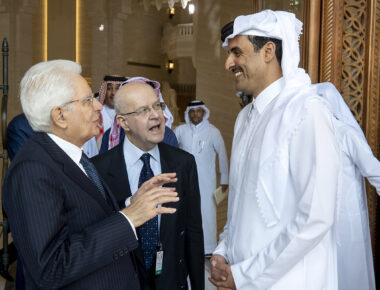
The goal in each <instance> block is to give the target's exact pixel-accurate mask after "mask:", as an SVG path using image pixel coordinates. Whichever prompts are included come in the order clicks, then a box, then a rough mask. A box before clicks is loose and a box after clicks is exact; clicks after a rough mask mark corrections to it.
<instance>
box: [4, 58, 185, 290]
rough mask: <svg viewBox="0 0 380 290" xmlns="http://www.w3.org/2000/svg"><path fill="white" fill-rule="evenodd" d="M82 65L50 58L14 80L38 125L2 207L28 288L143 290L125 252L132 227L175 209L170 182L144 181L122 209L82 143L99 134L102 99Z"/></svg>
mask: <svg viewBox="0 0 380 290" xmlns="http://www.w3.org/2000/svg"><path fill="white" fill-rule="evenodd" d="M80 72H81V67H80V65H79V64H76V63H74V62H71V61H66V60H55V61H48V62H43V63H39V64H36V65H34V66H33V67H31V68H30V69H29V70H28V71H27V72H26V74H25V75H24V77H23V79H22V81H21V85H20V99H21V105H22V108H23V111H24V113H25V115H26V117H27V119H28V122H29V123H30V125H31V127H32V128H33V130H34V131H35V132H36V133H35V134H34V135H33V136H32V137H31V138H30V139H29V140H28V141H27V142H26V143H25V144H24V145H23V146H22V148H21V149H20V150H19V151H18V153H17V155H16V157H15V159H14V160H13V161H12V164H11V166H10V168H9V169H8V172H7V175H6V178H5V181H4V184H3V207H4V210H5V213H6V214H7V216H8V220H9V224H10V227H11V229H12V235H13V239H14V243H15V245H16V248H17V250H18V254H19V257H20V259H21V261H22V263H23V266H24V274H25V284H26V289H61V288H62V289H63V288H64V289H105V290H106V289H136V290H137V289H141V287H140V283H139V279H138V275H137V273H136V270H135V265H134V263H133V261H132V259H131V254H130V253H131V251H133V250H134V249H135V248H136V247H137V246H138V240H137V236H136V232H135V228H136V227H138V226H140V225H141V224H144V223H145V222H146V221H147V220H150V219H151V218H154V217H155V216H156V215H157V214H163V213H174V212H175V211H176V209H174V208H167V207H165V206H161V207H157V206H158V205H160V204H161V203H166V202H172V204H173V203H175V202H176V201H178V197H177V193H176V192H174V189H173V188H160V186H161V185H163V184H165V183H168V182H169V183H172V182H175V181H176V178H175V174H163V175H160V176H156V177H154V178H152V179H150V180H149V181H147V182H145V183H144V184H143V185H142V187H141V188H140V189H139V191H138V194H136V199H135V201H134V202H133V203H132V204H131V205H130V206H128V207H126V208H124V209H123V210H120V209H119V207H118V204H117V202H116V200H115V198H114V196H113V195H112V193H111V191H110V190H109V188H108V187H107V185H106V184H105V183H104V182H103V181H102V179H101V177H100V176H99V174H98V173H97V171H96V169H95V167H94V166H93V164H92V163H91V162H90V161H89V160H88V158H87V156H86V155H85V154H84V153H82V150H81V148H82V146H83V144H84V143H85V142H86V141H87V140H89V139H90V138H92V137H93V136H95V135H96V134H98V133H99V128H98V121H99V112H100V110H101V109H102V105H101V104H100V103H99V102H98V101H97V100H96V99H94V97H93V95H92V92H91V90H90V88H89V86H88V84H87V82H86V81H85V79H84V78H83V77H82V76H80Z"/></svg>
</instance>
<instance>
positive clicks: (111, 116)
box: [102, 104, 116, 132]
mask: <svg viewBox="0 0 380 290" xmlns="http://www.w3.org/2000/svg"><path fill="white" fill-rule="evenodd" d="M115 116H116V112H115V109H112V108H110V107H108V106H107V105H106V104H104V105H103V109H102V119H103V128H104V132H106V131H107V130H108V129H109V128H111V127H112V125H113V122H114V120H115Z"/></svg>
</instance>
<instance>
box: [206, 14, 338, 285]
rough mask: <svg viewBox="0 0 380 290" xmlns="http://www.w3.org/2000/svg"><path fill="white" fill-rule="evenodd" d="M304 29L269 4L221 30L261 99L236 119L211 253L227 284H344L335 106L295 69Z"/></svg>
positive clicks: (231, 60) (236, 69)
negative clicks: (224, 206) (220, 221)
mask: <svg viewBox="0 0 380 290" xmlns="http://www.w3.org/2000/svg"><path fill="white" fill-rule="evenodd" d="M301 29H302V23H301V22H300V21H299V20H297V19H296V18H295V15H294V14H293V13H288V12H282V11H276V12H273V11H270V10H265V11H262V12H259V13H257V14H253V15H248V16H239V17H237V18H236V19H235V20H234V22H233V24H230V25H227V26H226V27H224V29H223V30H222V34H229V35H228V36H225V37H223V38H225V39H223V41H224V44H223V46H224V47H225V48H226V49H227V51H228V57H227V60H226V64H225V66H226V69H227V70H229V71H231V72H232V73H233V74H234V76H235V83H236V88H237V90H239V91H243V92H245V93H248V94H252V96H253V97H254V99H253V101H252V103H251V104H250V105H247V106H246V107H245V108H244V109H243V110H242V111H241V112H240V114H239V116H238V118H237V121H236V124H235V131H234V140H233V145H232V153H231V163H230V182H229V187H230V192H229V204H228V215H227V223H226V226H225V228H224V232H223V233H222V234H221V239H220V242H219V244H218V246H217V248H216V250H215V251H214V255H213V257H212V258H211V264H212V278H211V279H210V281H211V282H213V283H214V284H215V285H216V286H218V287H219V288H220V289H243V290H263V289H280V290H284V289H285V290H287V289H292V290H305V289H307V290H321V289H324V290H335V289H338V281H337V253H336V251H337V242H336V233H335V230H334V229H335V227H334V225H335V222H336V219H335V218H336V199H337V192H338V187H339V173H340V154H339V147H338V144H337V142H336V138H335V135H334V133H335V132H334V127H333V116H332V114H331V112H330V110H329V108H328V105H327V103H326V102H324V101H323V99H321V98H320V97H319V96H318V95H317V92H316V89H315V88H313V87H312V86H311V81H310V78H309V76H308V75H307V74H306V73H305V72H304V70H302V69H300V68H298V64H299V59H300V54H299V44H298V39H299V35H300V33H301ZM226 30H227V31H226Z"/></svg>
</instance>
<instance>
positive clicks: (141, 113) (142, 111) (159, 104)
mask: <svg viewBox="0 0 380 290" xmlns="http://www.w3.org/2000/svg"><path fill="white" fill-rule="evenodd" d="M156 105H157V108H154V107H153V106H156ZM165 108H166V104H165V103H164V102H157V103H155V104H153V105H152V106H151V107H141V108H139V109H137V110H136V111H133V112H128V113H119V114H117V115H120V116H129V115H132V114H136V116H147V115H148V114H149V113H150V112H151V111H152V110H154V111H156V112H159V111H160V110H161V111H162V112H163V111H164V110H165Z"/></svg>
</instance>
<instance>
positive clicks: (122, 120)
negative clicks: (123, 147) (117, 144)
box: [116, 115, 130, 132]
mask: <svg viewBox="0 0 380 290" xmlns="http://www.w3.org/2000/svg"><path fill="white" fill-rule="evenodd" d="M116 120H117V122H118V123H119V125H120V126H121V127H122V128H123V129H124V131H125V132H129V131H130V128H129V125H128V121H127V119H126V118H123V117H122V116H120V115H116Z"/></svg>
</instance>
